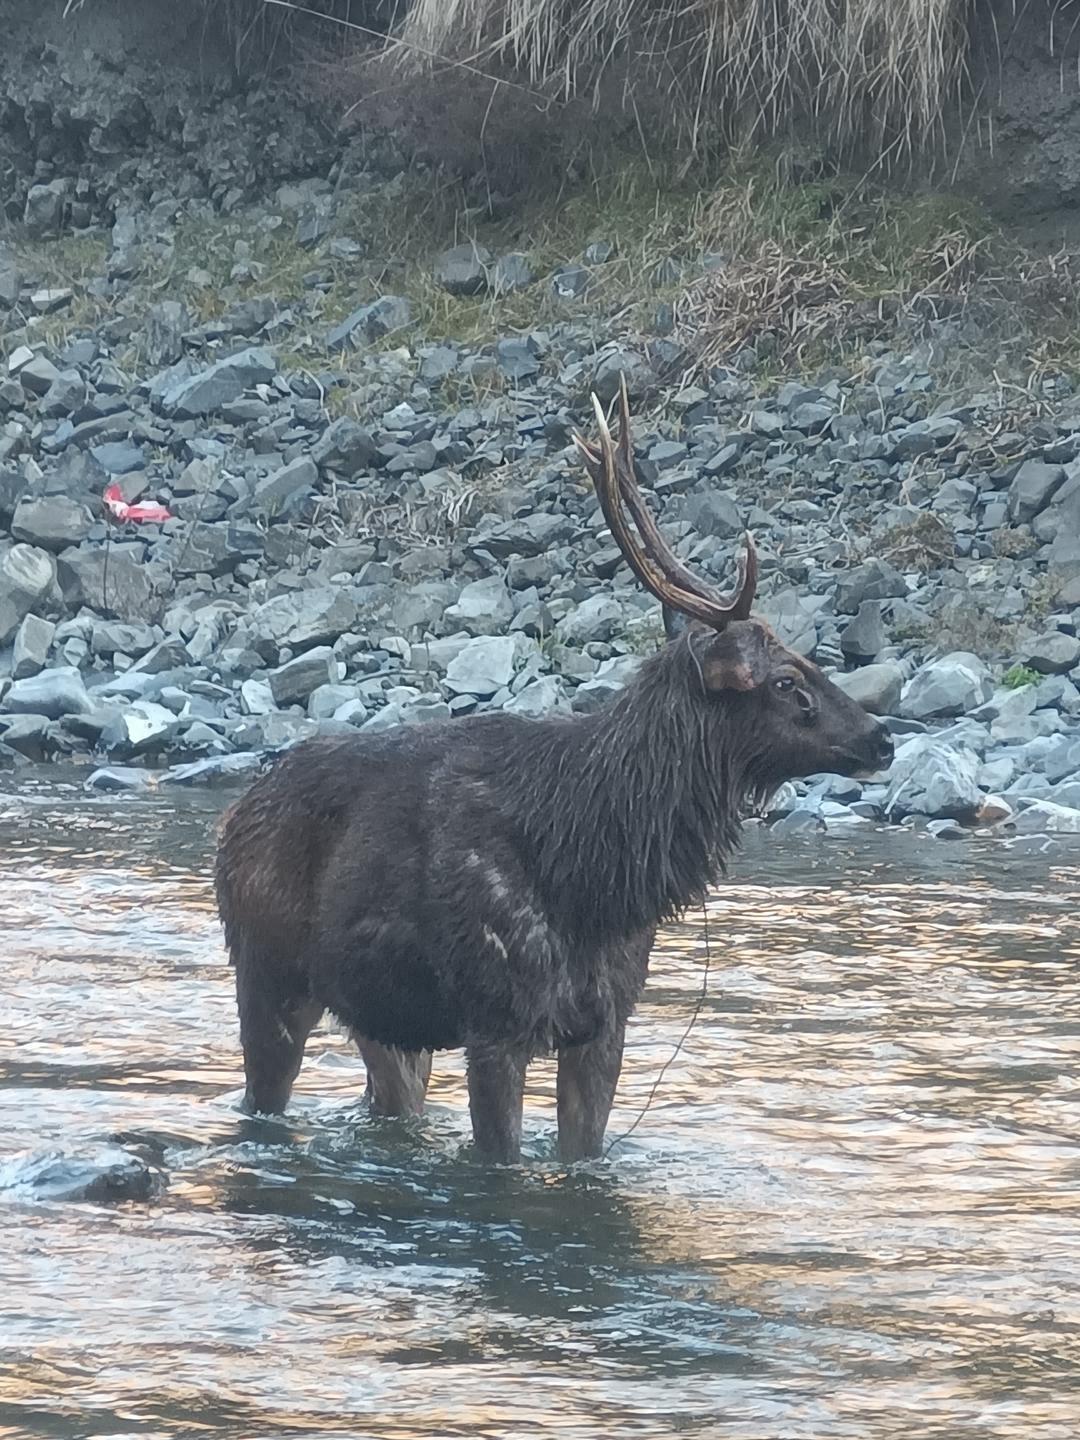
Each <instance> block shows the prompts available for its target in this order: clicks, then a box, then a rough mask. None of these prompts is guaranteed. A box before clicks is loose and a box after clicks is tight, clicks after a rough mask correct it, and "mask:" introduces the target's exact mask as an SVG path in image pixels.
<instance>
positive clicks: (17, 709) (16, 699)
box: [0, 665, 94, 720]
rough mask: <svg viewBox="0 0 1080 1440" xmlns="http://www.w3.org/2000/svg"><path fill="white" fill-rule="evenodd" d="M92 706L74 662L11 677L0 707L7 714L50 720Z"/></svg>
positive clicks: (85, 709) (83, 711)
mask: <svg viewBox="0 0 1080 1440" xmlns="http://www.w3.org/2000/svg"><path fill="white" fill-rule="evenodd" d="M93 708H94V706H93V701H92V700H91V698H90V696H89V695H88V694H87V690H86V686H85V684H84V683H83V678H82V676H81V675H80V674H79V672H78V670H76V669H75V667H74V666H67V665H65V666H60V667H58V668H57V669H55V670H42V671H41V673H40V674H39V675H30V676H28V677H27V678H26V679H25V680H15V681H13V682H12V684H11V686H10V688H9V689H8V692H7V694H6V695H5V696H4V698H3V701H2V702H0V709H2V710H6V711H8V712H9V713H10V714H13V715H45V716H47V717H48V718H49V719H50V720H60V719H62V718H63V716H65V715H85V714H87V713H88V712H89V711H90V710H92V709H93Z"/></svg>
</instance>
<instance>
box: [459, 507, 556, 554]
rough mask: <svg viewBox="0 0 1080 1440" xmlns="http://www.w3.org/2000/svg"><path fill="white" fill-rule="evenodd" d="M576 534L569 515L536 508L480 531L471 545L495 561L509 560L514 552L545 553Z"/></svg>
mask: <svg viewBox="0 0 1080 1440" xmlns="http://www.w3.org/2000/svg"><path fill="white" fill-rule="evenodd" d="M573 533H574V524H573V521H571V520H570V519H569V518H568V517H567V516H565V515H550V514H548V513H547V511H545V510H534V511H533V513H532V514H531V515H522V516H519V517H518V518H517V519H515V520H507V521H505V522H503V523H502V524H500V525H496V526H493V527H492V528H491V529H490V530H481V531H478V532H477V534H476V535H475V537H474V539H473V541H472V546H473V548H475V549H476V550H486V551H487V552H488V554H489V555H494V557H495V559H496V560H507V559H509V558H510V556H512V555H543V554H544V553H545V552H546V551H548V550H551V549H552V548H553V547H555V546H556V545H562V544H565V543H566V541H568V540H569V539H570V538H571V536H572V535H573Z"/></svg>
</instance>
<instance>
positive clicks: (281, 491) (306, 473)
mask: <svg viewBox="0 0 1080 1440" xmlns="http://www.w3.org/2000/svg"><path fill="white" fill-rule="evenodd" d="M318 481H319V468H318V466H317V465H316V464H315V462H314V460H312V459H310V458H309V457H308V456H307V455H300V456H298V457H297V458H296V459H295V460H291V461H290V462H289V463H288V464H287V465H282V466H281V468H280V469H279V470H272V471H271V472H270V474H269V475H267V476H265V477H264V478H263V479H262V480H260V481H259V483H258V484H257V485H256V486H255V503H256V504H257V505H259V506H261V507H262V508H263V509H264V510H269V511H271V512H273V511H275V510H278V509H280V508H281V506H283V505H287V504H288V502H289V501H290V500H294V499H295V498H296V497H297V496H298V495H302V494H304V492H305V491H307V490H313V489H314V488H315V486H316V485H317V484H318Z"/></svg>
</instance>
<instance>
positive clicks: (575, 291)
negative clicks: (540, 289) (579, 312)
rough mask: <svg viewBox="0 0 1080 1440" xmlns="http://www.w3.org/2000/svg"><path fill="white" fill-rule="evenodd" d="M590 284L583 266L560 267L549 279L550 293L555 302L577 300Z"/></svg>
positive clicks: (590, 278)
mask: <svg viewBox="0 0 1080 1440" xmlns="http://www.w3.org/2000/svg"><path fill="white" fill-rule="evenodd" d="M591 284H592V276H591V275H590V273H589V271H588V270H587V269H586V268H585V267H584V265H560V266H559V268H558V269H557V270H556V271H555V272H554V273H553V274H552V277H551V293H552V295H553V296H554V297H555V299H556V300H579V299H580V298H581V297H582V295H584V294H586V293H587V291H588V289H589V286H590V285H591Z"/></svg>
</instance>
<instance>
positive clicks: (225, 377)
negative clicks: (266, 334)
mask: <svg viewBox="0 0 1080 1440" xmlns="http://www.w3.org/2000/svg"><path fill="white" fill-rule="evenodd" d="M276 373H277V361H276V360H275V359H274V356H273V354H272V353H271V352H270V351H269V350H260V349H257V348H252V349H249V350H241V351H240V352H239V353H238V354H236V355H228V356H226V357H225V358H224V359H223V360H218V361H216V362H215V363H214V364H213V365H209V366H207V367H206V369H204V370H200V371H198V372H197V373H196V374H195V375H192V376H190V377H188V378H187V379H184V380H180V381H179V382H177V383H176V384H174V385H170V386H169V387H168V388H167V389H166V390H165V391H164V393H163V394H162V397H161V408H162V411H163V412H164V413H165V414H166V415H170V416H172V417H173V418H175V419H177V420H193V419H197V418H198V417H199V416H200V415H213V414H214V413H215V412H217V411H219V410H221V409H222V408H223V407H224V406H225V405H228V404H230V403H231V402H232V401H233V400H239V398H240V396H241V395H242V394H243V393H244V391H245V390H247V389H249V388H250V387H251V386H252V385H261V384H265V383H266V382H268V381H270V380H272V379H273V378H274V375H275V374H276Z"/></svg>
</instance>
